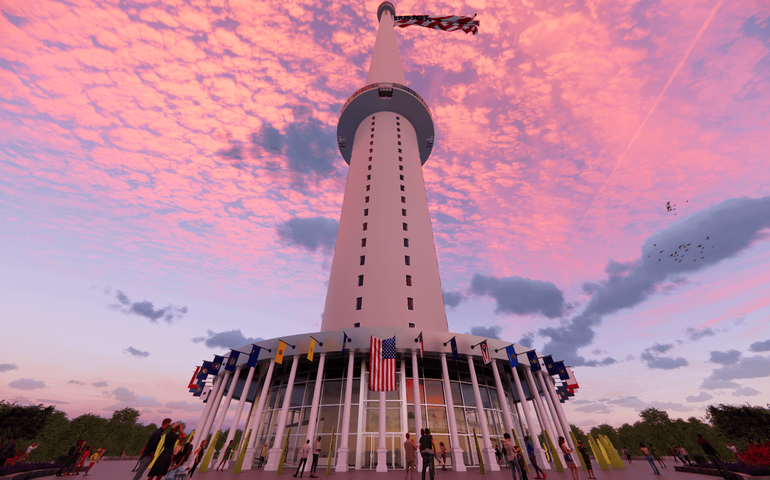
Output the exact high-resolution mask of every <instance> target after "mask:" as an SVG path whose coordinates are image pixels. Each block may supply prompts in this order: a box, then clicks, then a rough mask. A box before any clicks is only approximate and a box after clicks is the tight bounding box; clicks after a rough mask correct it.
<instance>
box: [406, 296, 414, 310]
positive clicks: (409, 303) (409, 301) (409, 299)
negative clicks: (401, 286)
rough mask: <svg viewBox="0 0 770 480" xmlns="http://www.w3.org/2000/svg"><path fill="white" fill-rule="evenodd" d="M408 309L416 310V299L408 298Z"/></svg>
mask: <svg viewBox="0 0 770 480" xmlns="http://www.w3.org/2000/svg"><path fill="white" fill-rule="evenodd" d="M406 308H408V309H409V310H414V299H413V298H412V297H406Z"/></svg>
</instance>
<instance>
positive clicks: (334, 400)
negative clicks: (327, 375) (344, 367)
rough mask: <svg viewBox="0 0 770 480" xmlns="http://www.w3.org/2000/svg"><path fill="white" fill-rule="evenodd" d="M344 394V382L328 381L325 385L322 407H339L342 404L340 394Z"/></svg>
mask: <svg viewBox="0 0 770 480" xmlns="http://www.w3.org/2000/svg"><path fill="white" fill-rule="evenodd" d="M341 393H342V380H327V381H325V382H324V384H323V394H322V395H321V405H339V404H340V403H342V401H341V400H340V394H341Z"/></svg>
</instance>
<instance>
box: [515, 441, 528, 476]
mask: <svg viewBox="0 0 770 480" xmlns="http://www.w3.org/2000/svg"><path fill="white" fill-rule="evenodd" d="M513 449H514V450H515V451H516V461H517V462H518V463H519V470H520V472H519V473H521V480H528V479H527V461H526V460H524V454H522V453H521V448H519V446H518V445H514V446H513Z"/></svg>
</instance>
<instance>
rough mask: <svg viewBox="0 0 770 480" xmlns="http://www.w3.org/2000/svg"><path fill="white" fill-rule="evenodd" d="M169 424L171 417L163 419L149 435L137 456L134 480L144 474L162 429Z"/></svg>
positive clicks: (153, 454)
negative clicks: (137, 461) (138, 456)
mask: <svg viewBox="0 0 770 480" xmlns="http://www.w3.org/2000/svg"><path fill="white" fill-rule="evenodd" d="M169 425H171V419H170V418H165V419H163V423H161V424H160V427H159V428H158V429H157V430H155V431H154V432H152V435H150V438H149V439H148V440H147V444H146V445H145V446H144V449H142V456H141V458H139V464H138V465H137V467H136V475H135V476H134V480H139V479H141V478H142V476H143V475H144V471H145V470H147V465H149V464H150V462H151V461H152V459H153V457H154V456H155V450H156V449H157V448H158V444H159V443H160V437H161V436H163V431H164V430H165V429H167V428H168V426H169Z"/></svg>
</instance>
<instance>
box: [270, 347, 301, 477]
mask: <svg viewBox="0 0 770 480" xmlns="http://www.w3.org/2000/svg"><path fill="white" fill-rule="evenodd" d="M298 363H299V355H294V359H293V360H292V362H291V372H290V373H289V381H288V383H287V384H286V393H284V395H283V405H281V413H280V414H279V415H278V427H277V428H276V429H275V441H274V442H273V447H272V448H271V449H270V451H269V452H268V454H267V465H265V471H266V472H275V471H277V470H278V463H279V462H280V461H281V450H283V441H284V439H283V431H284V430H285V429H286V417H287V416H288V414H289V405H290V404H291V392H292V391H293V390H294V378H295V377H296V376H297V364H298Z"/></svg>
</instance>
